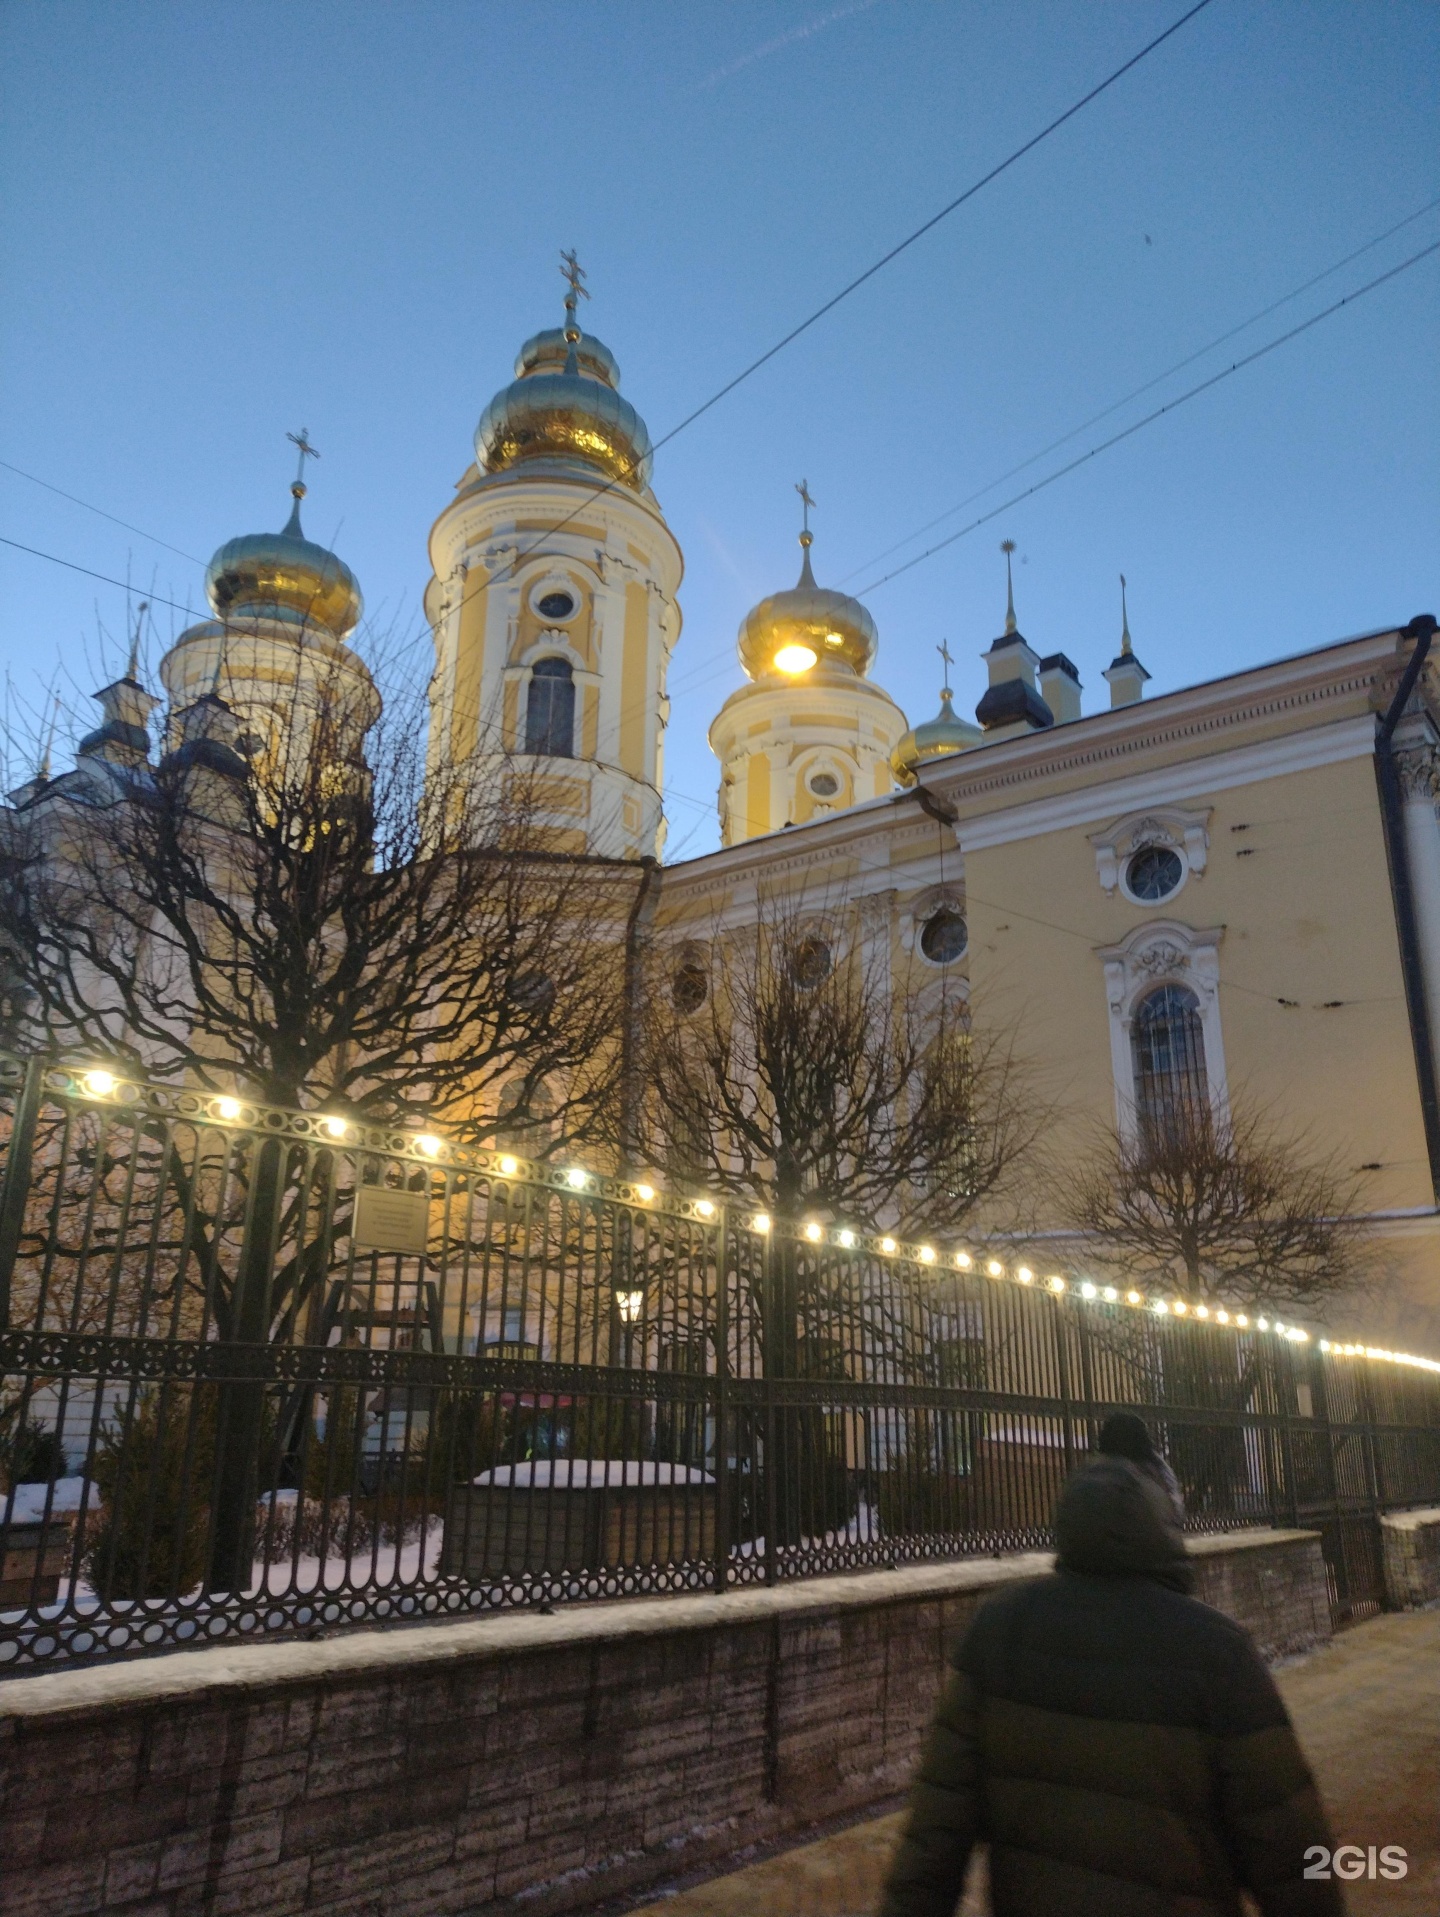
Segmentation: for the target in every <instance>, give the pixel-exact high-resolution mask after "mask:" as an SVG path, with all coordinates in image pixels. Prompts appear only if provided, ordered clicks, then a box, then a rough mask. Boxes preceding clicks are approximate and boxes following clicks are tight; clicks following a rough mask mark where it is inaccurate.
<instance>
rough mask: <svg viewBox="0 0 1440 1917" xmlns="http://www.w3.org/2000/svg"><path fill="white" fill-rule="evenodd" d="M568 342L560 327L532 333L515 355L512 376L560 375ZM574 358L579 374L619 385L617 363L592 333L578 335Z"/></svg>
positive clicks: (607, 383) (618, 366) (609, 384)
mask: <svg viewBox="0 0 1440 1917" xmlns="http://www.w3.org/2000/svg"><path fill="white" fill-rule="evenodd" d="M569 353H570V342H569V341H568V340H567V339H566V337H565V328H564V327H563V326H547V327H546V329H545V331H544V332H543V333H532V334H531V336H530V338H529V339H527V340H526V342H525V344H524V345H523V346H522V347H521V348H520V351H519V352H518V353H517V354H516V355H515V377H516V379H524V378H525V377H526V375H527V374H529V373H563V372H564V370H565V361H566V359H567V358H568V357H569ZM575 358H576V360H577V361H578V362H579V366H580V371H581V372H582V373H584V374H586V375H587V376H588V377H589V378H590V379H598V380H601V381H603V382H604V384H605V385H606V386H617V387H618V386H619V384H620V362H619V361H618V360H617V359H616V357H615V355H614V354H613V353H612V352H611V351H610V348H609V347H608V346H607V345H606V344H605V342H604V340H601V339H596V337H595V335H594V334H593V333H582V334H581V335H580V337H579V339H577V340H576V342H575Z"/></svg>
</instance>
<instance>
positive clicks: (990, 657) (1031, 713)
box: [975, 539, 1055, 738]
mask: <svg viewBox="0 0 1440 1917" xmlns="http://www.w3.org/2000/svg"><path fill="white" fill-rule="evenodd" d="M1000 550H1001V552H1003V553H1004V555H1005V630H1004V632H1003V633H1002V634H1001V635H1000V637H999V638H998V639H997V640H996V641H995V643H994V644H993V645H992V646H991V647H990V649H989V651H988V652H986V653H985V654H984V655H983V656H984V660H985V664H986V667H987V669H988V670H989V673H990V685H989V689H988V690H987V691H986V692H985V694H984V695H983V697H982V698H981V700H980V703H979V705H978V706H976V708H975V717H976V718H977V719H978V720H979V721H980V723H981V725H982V726H983V727H984V728H985V731H986V733H987V735H989V736H990V737H992V738H994V737H997V736H1005V735H1008V734H1009V733H1012V732H1039V731H1043V729H1044V728H1045V727H1046V726H1052V725H1054V723H1055V715H1054V714H1053V713H1052V712H1051V710H1050V708H1049V706H1048V705H1046V703H1045V701H1044V700H1043V699H1042V698H1041V697H1040V694H1039V693H1038V692H1037V691H1036V688H1035V672H1036V668H1037V667H1038V666H1039V664H1040V655H1039V654H1038V653H1037V652H1033V651H1032V650H1031V648H1030V645H1029V642H1028V641H1027V640H1026V638H1025V635H1024V633H1022V632H1021V631H1020V628H1019V627H1018V625H1017V624H1016V623H1015V582H1014V579H1013V577H1012V575H1011V571H1010V555H1011V554H1012V553H1013V552H1014V550H1015V541H1014V540H1013V539H1006V540H1002V541H1001V545H1000Z"/></svg>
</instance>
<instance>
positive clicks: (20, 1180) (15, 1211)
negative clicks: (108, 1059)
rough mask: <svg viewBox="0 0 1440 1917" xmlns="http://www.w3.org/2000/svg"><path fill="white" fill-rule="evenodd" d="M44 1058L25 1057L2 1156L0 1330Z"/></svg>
mask: <svg viewBox="0 0 1440 1917" xmlns="http://www.w3.org/2000/svg"><path fill="white" fill-rule="evenodd" d="M44 1079H45V1060H44V1059H43V1058H31V1059H28V1060H27V1061H26V1065H25V1077H24V1079H23V1080H22V1081H21V1085H20V1096H19V1097H18V1098H17V1099H16V1100H15V1116H14V1119H13V1120H12V1122H11V1128H10V1150H9V1152H8V1153H7V1154H6V1159H5V1186H4V1190H3V1193H0V1330H4V1329H6V1328H7V1327H8V1326H9V1323H10V1281H11V1278H12V1277H13V1275H14V1271H15V1260H16V1257H17V1256H18V1254H19V1251H20V1234H21V1232H22V1231H23V1230H24V1229H25V1201H26V1199H27V1198H28V1197H29V1196H30V1167H31V1164H32V1162H33V1160H34V1155H35V1128H36V1126H37V1125H38V1124H39V1122H40V1095H41V1092H42V1090H43V1089H44Z"/></svg>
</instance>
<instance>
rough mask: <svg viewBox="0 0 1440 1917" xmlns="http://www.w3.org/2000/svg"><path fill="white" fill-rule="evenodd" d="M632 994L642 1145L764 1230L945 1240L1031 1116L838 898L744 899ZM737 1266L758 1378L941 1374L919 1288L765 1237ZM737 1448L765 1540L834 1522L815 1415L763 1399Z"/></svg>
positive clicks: (840, 1462)
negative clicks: (638, 1007)
mask: <svg viewBox="0 0 1440 1917" xmlns="http://www.w3.org/2000/svg"><path fill="white" fill-rule="evenodd" d="M644 1004H645V1017H644V1036H643V1046H642V1056H643V1060H644V1080H645V1088H646V1097H645V1105H644V1120H645V1135H646V1142H647V1146H648V1149H649V1151H650V1152H651V1154H652V1155H653V1156H654V1157H655V1158H656V1159H657V1160H658V1161H660V1162H662V1163H664V1164H666V1165H667V1166H668V1167H669V1168H670V1170H671V1171H672V1172H673V1173H675V1174H678V1175H680V1176H682V1177H684V1176H688V1177H691V1178H694V1179H697V1180H702V1181H703V1182H704V1183H705V1184H706V1185H707V1186H708V1187H710V1188H711V1189H719V1190H720V1191H723V1192H727V1193H729V1194H731V1195H732V1196H733V1197H735V1198H736V1199H739V1200H743V1201H745V1202H748V1203H749V1204H753V1205H754V1206H756V1207H757V1209H759V1210H761V1211H763V1212H765V1213H768V1214H769V1215H770V1216H771V1217H773V1218H774V1219H775V1220H776V1222H777V1224H786V1225H789V1226H791V1227H792V1228H793V1226H794V1224H795V1223H797V1222H798V1221H799V1220H800V1218H801V1217H802V1216H804V1215H806V1214H810V1215H812V1216H814V1215H816V1214H818V1215H819V1216H821V1217H824V1218H828V1219H829V1220H830V1221H832V1222H833V1223H835V1224H838V1225H847V1226H852V1227H859V1228H860V1229H862V1230H878V1229H881V1228H885V1229H888V1230H892V1231H895V1232H897V1233H900V1234H902V1235H905V1236H909V1235H911V1234H916V1233H920V1232H926V1233H933V1234H936V1235H938V1236H944V1235H948V1234H952V1233H955V1232H958V1231H959V1230H960V1229H961V1228H962V1227H964V1226H966V1225H973V1224H974V1222H975V1221H976V1219H977V1218H978V1216H979V1214H980V1212H981V1209H982V1207H985V1206H987V1205H990V1206H993V1205H994V1204H995V1203H997V1202H998V1201H999V1199H1000V1198H1001V1197H1002V1195H1003V1194H1004V1193H1005V1191H1006V1189H1007V1187H1008V1185H1009V1183H1010V1180H1011V1175H1012V1173H1013V1172H1014V1170H1015V1169H1016V1166H1017V1164H1018V1163H1019V1162H1020V1160H1021V1159H1022V1158H1023V1156H1024V1154H1025V1152H1026V1151H1027V1149H1028V1148H1029V1147H1030V1146H1031V1145H1032V1144H1033V1142H1034V1140H1035V1137H1036V1135H1037V1134H1038V1132H1039V1130H1040V1128H1041V1125H1042V1122H1043V1120H1042V1117H1041V1114H1040V1113H1039V1111H1038V1109H1037V1106H1036V1104H1035V1101H1034V1099H1033V1096H1032V1095H1031V1094H1030V1092H1029V1090H1028V1087H1027V1086H1026V1085H1025V1083H1024V1081H1025V1079H1026V1074H1025V1073H1024V1072H1023V1070H1022V1069H1021V1067H1020V1065H1019V1063H1018V1061H1017V1059H1016V1057H1015V1054H1014V1051H1013V1049H1012V1047H1011V1046H1010V1044H1009V1043H1008V1041H1007V1040H1005V1039H1004V1038H997V1039H993V1040H987V1039H982V1038H979V1037H977V1036H976V1035H975V1034H974V1033H973V1032H972V1030H971V1028H970V1024H969V1020H968V1017H967V1015H966V1007H965V1002H964V1000H963V999H962V997H961V996H960V994H959V992H958V990H957V989H956V987H955V986H953V985H950V984H948V983H946V984H941V983H937V981H936V980H935V977H934V974H933V973H927V974H926V975H925V976H923V977H922V975H921V974H920V972H919V968H918V966H917V967H916V970H915V973H914V974H913V975H912V974H911V973H910V972H909V971H908V970H906V969H904V968H900V969H897V968H896V966H895V964H894V954H893V952H892V950H891V945H890V933H889V928H888V926H881V927H873V928H867V927H866V925H865V924H864V923H863V920H862V917H861V914H860V913H858V912H856V911H854V910H847V909H846V908H845V907H844V906H843V905H842V906H841V907H840V908H839V909H838V910H830V911H824V910H821V911H816V910H814V909H813V908H811V907H809V906H808V905H807V902H806V901H805V900H804V899H803V898H802V899H793V898H770V899H765V900H762V901H761V905H760V909H759V912H758V916H757V921H756V923H755V924H754V925H753V926H750V927H747V928H743V929H741V930H738V931H731V932H728V933H724V932H717V934H716V936H715V937H714V939H713V940H712V942H711V947H710V956H709V962H708V964H707V962H706V961H705V960H703V959H702V957H701V956H700V954H699V953H698V952H697V951H696V950H694V949H693V948H692V949H689V950H687V949H686V948H685V947H683V946H681V947H674V948H667V949H665V950H663V951H662V952H661V953H660V954H659V955H658V956H657V957H656V959H654V960H653V961H652V978H651V981H650V985H649V989H648V990H647V992H646V993H645V998H644ZM743 1272H744V1279H743V1284H744V1292H745V1295H744V1297H743V1300H742V1304H741V1319H742V1336H745V1337H746V1338H747V1342H748V1345H749V1348H750V1349H751V1350H752V1351H756V1352H758V1355H759V1361H760V1364H761V1366H762V1367H763V1370H764V1373H765V1375H766V1376H768V1377H771V1378H777V1379H811V1380H824V1379H832V1380H840V1379H844V1378H853V1377H866V1376H870V1377H879V1376H882V1375H884V1376H891V1377H895V1376H900V1377H906V1378H910V1379H914V1380H916V1381H918V1382H931V1383H934V1382H939V1381H940V1372H941V1371H942V1370H943V1369H944V1367H945V1357H944V1351H945V1347H944V1345H943V1341H942V1338H941V1336H940V1335H937V1333H936V1326H935V1325H934V1324H932V1322H931V1321H932V1318H933V1316H934V1313H935V1311H936V1310H937V1309H939V1308H940V1306H942V1305H943V1299H942V1298H941V1297H940V1288H937V1287H936V1286H935V1285H934V1284H933V1283H931V1284H930V1285H928V1286H926V1287H918V1286H917V1285H916V1284H915V1283H914V1281H913V1280H912V1279H910V1278H909V1277H907V1276H906V1275H904V1274H900V1273H893V1272H892V1273H888V1274H884V1275H882V1274H871V1277H870V1278H869V1279H867V1278H866V1277H865V1275H864V1273H863V1272H862V1270H861V1269H860V1267H859V1266H858V1265H855V1264H853V1262H852V1261H848V1260H845V1259H843V1258H841V1259H838V1260H837V1258H836V1256H835V1254H834V1253H833V1251H830V1252H825V1251H822V1250H821V1249H819V1248H816V1247H811V1246H810V1245H808V1244H807V1243H806V1242H804V1241H803V1240H800V1241H797V1240H796V1239H795V1237H794V1236H793V1235H792V1232H790V1231H783V1230H775V1231H772V1232H771V1233H770V1234H769V1235H768V1236H767V1237H766V1238H765V1240H764V1253H763V1257H762V1258H761V1259H759V1260H758V1261H753V1262H747V1263H746V1264H745V1265H744V1266H743ZM922 1292H923V1294H924V1295H923V1296H922ZM747 1328H748V1329H747ZM739 1442H740V1443H741V1444H742V1446H743V1445H744V1444H745V1443H746V1442H747V1441H746V1440H743V1439H742V1440H739ZM748 1443H749V1446H750V1448H751V1451H752V1456H754V1457H755V1459H756V1462H757V1466H758V1467H760V1470H759V1475H760V1476H761V1479H762V1481H763V1485H764V1495H765V1498H766V1501H767V1508H766V1514H765V1517H764V1520H763V1521H764V1524H765V1526H766V1529H767V1535H768V1536H770V1537H772V1538H773V1539H774V1540H775V1541H776V1542H777V1543H778V1544H781V1545H785V1546H793V1545H796V1544H798V1543H799V1542H800V1541H801V1539H802V1537H803V1536H804V1535H806V1534H807V1532H809V1531H814V1530H815V1529H816V1528H817V1526H818V1528H819V1529H821V1530H824V1529H826V1528H827V1527H833V1526H834V1525H835V1524H839V1523H843V1522H844V1521H845V1518H846V1515H847V1512H848V1505H849V1491H848V1488H847V1484H846V1471H845V1466H846V1458H845V1454H844V1441H843V1439H842V1438H841V1437H840V1436H839V1432H838V1428H837V1426H836V1424H835V1421H834V1420H833V1419H828V1418H827V1416H826V1414H825V1413H824V1411H823V1410H822V1409H820V1408H818V1407H817V1408H815V1409H810V1408H802V1407H801V1406H799V1405H793V1406H782V1407H780V1408H777V1409H776V1411H775V1413H774V1417H773V1422H772V1424H771V1427H770V1430H769V1433H768V1436H767V1437H765V1438H763V1439H762V1438H760V1437H759V1435H758V1434H754V1433H752V1434H751V1436H750V1439H749V1440H748ZM757 1447H758V1449H757Z"/></svg>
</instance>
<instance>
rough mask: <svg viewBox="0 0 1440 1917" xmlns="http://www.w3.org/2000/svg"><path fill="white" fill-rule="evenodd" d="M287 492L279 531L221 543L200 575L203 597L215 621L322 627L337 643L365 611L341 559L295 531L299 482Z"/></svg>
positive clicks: (302, 493) (302, 491)
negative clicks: (290, 503)
mask: <svg viewBox="0 0 1440 1917" xmlns="http://www.w3.org/2000/svg"><path fill="white" fill-rule="evenodd" d="M290 492H291V495H292V497H293V498H294V501H295V506H294V509H293V511H292V512H291V514H290V518H289V521H288V523H287V524H286V526H285V530H284V531H283V532H278V533H246V534H245V535H243V536H242V537H241V538H239V539H230V540H227V541H226V543H225V544H224V545H223V546H222V547H221V548H220V550H219V551H218V552H217V553H216V555H215V557H214V558H213V559H212V560H211V561H210V564H209V567H208V568H207V570H206V573H205V596H206V598H208V599H209V601H210V604H211V606H212V607H213V609H214V612H215V616H216V618H218V619H275V620H279V621H280V622H281V623H282V624H283V625H292V626H322V627H323V628H324V629H325V630H326V631H327V632H330V633H333V635H334V636H335V637H336V638H337V639H343V638H344V637H345V635H346V633H347V632H349V631H351V629H352V628H353V627H354V626H355V625H356V623H357V622H358V620H359V618H360V614H361V613H362V612H363V611H364V608H365V601H364V599H363V598H362V597H361V594H360V587H359V585H358V584H357V582H356V579H355V575H354V573H353V572H351V570H350V568H349V567H348V566H347V565H346V564H345V561H344V560H343V559H338V558H337V557H336V556H335V554H334V553H333V552H330V551H329V550H328V549H327V548H326V547H324V546H317V545H316V544H315V543H314V542H313V540H309V539H307V538H306V537H305V535H304V533H303V532H302V531H301V529H300V501H301V500H302V499H303V498H304V497H305V488H304V486H303V485H302V484H301V483H300V481H299V480H296V482H295V484H294V485H293V486H292V487H291V488H290Z"/></svg>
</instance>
